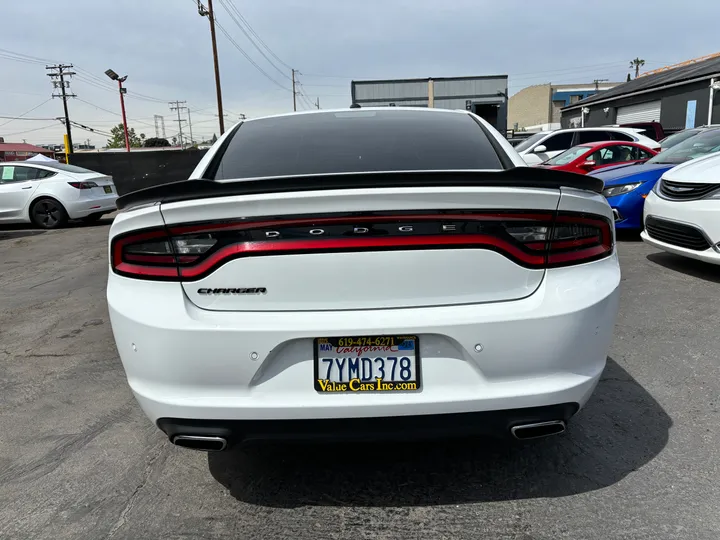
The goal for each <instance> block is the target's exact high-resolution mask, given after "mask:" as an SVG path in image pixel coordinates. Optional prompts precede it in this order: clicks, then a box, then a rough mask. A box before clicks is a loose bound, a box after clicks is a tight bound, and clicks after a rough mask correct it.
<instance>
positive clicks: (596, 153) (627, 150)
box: [536, 141, 657, 174]
mask: <svg viewBox="0 0 720 540" xmlns="http://www.w3.org/2000/svg"><path fill="white" fill-rule="evenodd" d="M655 154H657V152H655V151H654V150H650V149H649V148H647V147H646V146H643V145H641V144H637V143H631V142H624V141H605V142H595V143H587V144H579V145H577V146H573V147H572V148H570V149H569V150H565V151H564V152H563V153H562V154H558V155H557V156H555V157H554V158H552V159H548V160H547V161H544V162H542V163H540V164H538V165H536V166H537V167H543V168H546V169H556V170H560V171H569V172H574V173H578V174H587V173H589V172H590V171H595V170H597V169H602V168H603V167H610V166H611V165H621V164H623V163H637V162H643V161H645V160H647V159H650V158H651V157H653V156H654V155H655Z"/></svg>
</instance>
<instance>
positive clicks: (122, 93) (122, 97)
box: [105, 69, 130, 152]
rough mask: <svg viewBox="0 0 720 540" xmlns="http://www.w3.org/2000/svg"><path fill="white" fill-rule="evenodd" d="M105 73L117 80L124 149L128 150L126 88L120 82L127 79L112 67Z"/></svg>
mask: <svg viewBox="0 0 720 540" xmlns="http://www.w3.org/2000/svg"><path fill="white" fill-rule="evenodd" d="M105 75H107V76H108V77H110V78H111V79H112V80H113V81H117V83H118V89H119V90H120V108H121V109H122V120H123V131H124V132H125V150H127V151H128V152H129V151H130V137H129V136H128V128H127V118H126V117H125V94H126V93H127V88H123V85H122V83H124V82H125V81H126V80H127V75H125V76H124V77H121V76H120V75H118V74H117V73H115V72H114V71H113V70H112V69H108V70H107V71H105Z"/></svg>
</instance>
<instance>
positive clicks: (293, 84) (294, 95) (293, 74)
mask: <svg viewBox="0 0 720 540" xmlns="http://www.w3.org/2000/svg"><path fill="white" fill-rule="evenodd" d="M292 92H293V111H297V101H296V99H295V98H296V97H297V93H296V92H295V70H294V69H293V70H292Z"/></svg>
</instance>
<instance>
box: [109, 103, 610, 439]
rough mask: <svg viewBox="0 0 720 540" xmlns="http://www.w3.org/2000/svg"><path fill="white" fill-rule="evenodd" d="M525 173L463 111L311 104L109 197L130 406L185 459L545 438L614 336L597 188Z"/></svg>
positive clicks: (579, 400) (240, 128) (604, 215)
mask: <svg viewBox="0 0 720 540" xmlns="http://www.w3.org/2000/svg"><path fill="white" fill-rule="evenodd" d="M522 164H523V162H522V160H521V158H520V157H519V156H518V154H517V153H516V152H515V151H514V150H513V148H512V147H511V146H510V144H509V143H508V142H507V141H506V140H505V139H504V138H503V137H502V136H501V135H500V134H499V133H498V132H497V131H495V130H494V129H493V128H492V127H491V126H490V125H489V124H488V123H487V122H485V121H484V120H482V119H481V118H479V117H478V116H475V115H474V114H471V113H468V112H466V111H443V110H440V109H425V110H422V109H417V108H401V107H397V108H377V109H373V108H367V109H348V110H339V111H316V112H309V113H300V114H290V115H281V116H275V117H268V118H259V119H253V120H248V121H245V122H243V123H242V124H239V125H237V126H235V127H234V128H233V129H231V130H230V131H228V132H227V133H226V134H225V135H224V136H223V137H222V138H221V139H220V140H219V141H217V143H216V144H215V145H214V146H213V147H212V148H211V149H210V151H209V152H208V153H207V154H206V155H205V156H204V157H203V159H202V161H201V162H200V163H199V164H198V166H197V168H196V169H195V171H194V172H193V174H192V178H194V179H195V180H190V181H184V182H178V183H175V184H167V185H165V186H158V187H155V188H150V189H146V190H143V191H141V192H136V193H131V194H128V195H125V196H123V197H120V199H118V206H119V207H120V208H121V210H123V211H122V212H121V213H120V214H119V215H118V217H117V218H116V219H115V221H114V223H113V225H112V227H111V229H110V238H109V251H110V258H109V265H110V271H109V277H108V285H107V299H108V306H109V312H110V319H111V323H112V329H113V333H114V336H115V342H116V344H117V348H118V351H119V354H120V358H121V360H122V363H123V366H124V368H125V371H126V374H127V380H128V383H129V385H130V388H131V389H132V391H133V393H134V395H135V397H136V399H137V400H138V402H139V403H140V406H141V407H142V409H143V410H144V411H145V413H146V414H147V416H148V417H149V419H150V420H151V421H152V422H153V423H154V424H155V425H157V426H158V427H159V428H160V429H161V430H163V431H164V432H165V433H166V434H167V435H168V437H169V439H170V440H171V441H172V442H173V443H174V444H177V445H180V446H184V447H190V448H195V449H201V450H222V449H224V448H226V447H227V446H228V445H231V444H233V443H239V442H242V441H244V440H246V439H248V438H264V437H286V438H294V437H326V436H330V437H345V436H363V437H364V436H368V435H369V436H380V437H383V436H388V435H392V436H394V437H398V436H399V437H404V436H407V435H410V434H415V433H420V434H422V433H427V434H431V435H433V436H446V435H450V434H453V433H456V432H490V433H495V434H501V435H505V436H511V435H512V436H514V437H516V438H518V439H529V438H534V437H541V436H546V435H553V434H557V433H561V432H563V431H564V430H565V425H566V422H567V421H568V420H569V419H570V418H571V417H573V416H574V415H575V414H576V413H577V412H578V410H579V409H580V408H581V407H582V406H583V405H584V404H585V402H586V401H587V400H588V399H589V397H590V395H591V393H592V392H593V390H594V388H595V386H596V385H597V383H598V381H599V380H600V376H601V374H602V372H603V369H604V367H605V361H606V357H607V351H608V347H609V346H610V342H611V338H612V332H613V326H614V322H615V316H616V313H617V309H618V285H619V283H620V267H619V265H618V257H617V254H616V250H615V234H614V229H613V217H612V212H611V209H610V207H609V206H608V204H607V201H606V200H605V198H604V197H603V196H602V194H601V191H602V187H603V186H602V182H601V181H600V180H597V179H595V178H592V177H585V176H580V175H575V174H572V173H564V172H557V171H548V170H542V169H532V168H528V167H522V166H521V165H522Z"/></svg>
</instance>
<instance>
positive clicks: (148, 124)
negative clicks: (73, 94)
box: [77, 98, 153, 127]
mask: <svg viewBox="0 0 720 540" xmlns="http://www.w3.org/2000/svg"><path fill="white" fill-rule="evenodd" d="M77 100H78V101H81V102H83V103H86V104H87V105H90V106H92V107H95V108H96V109H100V110H101V111H105V112H108V113H110V114H114V115H115V116H122V114H120V113H119V112H116V111H111V110H110V109H106V108H104V107H100V105H95V104H94V103H90V102H89V101H86V100H84V99H81V98H77ZM128 120H131V121H132V122H135V123H136V124H143V125H145V126H149V127H153V124H151V123H149V122H143V121H142V120H138V119H137V118H130V117H128Z"/></svg>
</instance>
